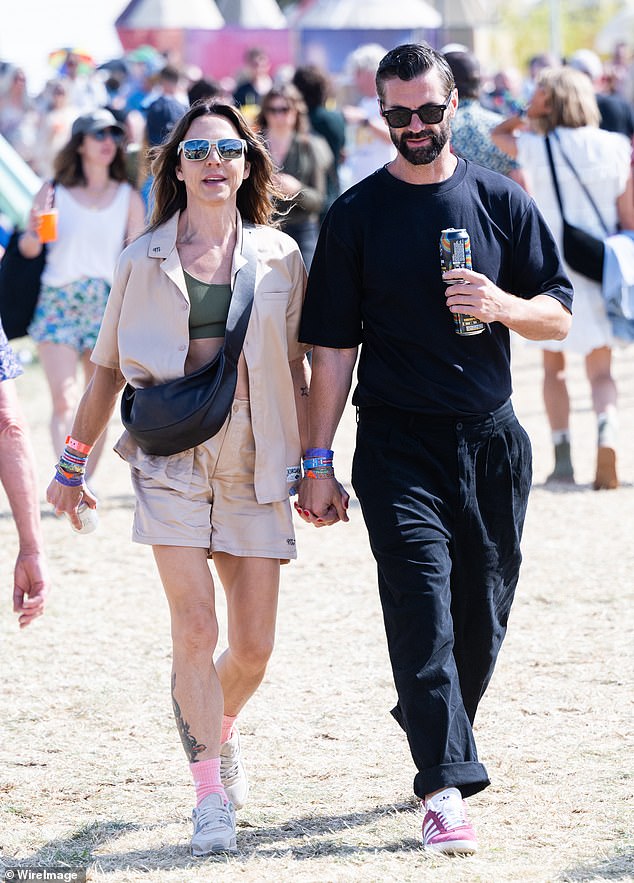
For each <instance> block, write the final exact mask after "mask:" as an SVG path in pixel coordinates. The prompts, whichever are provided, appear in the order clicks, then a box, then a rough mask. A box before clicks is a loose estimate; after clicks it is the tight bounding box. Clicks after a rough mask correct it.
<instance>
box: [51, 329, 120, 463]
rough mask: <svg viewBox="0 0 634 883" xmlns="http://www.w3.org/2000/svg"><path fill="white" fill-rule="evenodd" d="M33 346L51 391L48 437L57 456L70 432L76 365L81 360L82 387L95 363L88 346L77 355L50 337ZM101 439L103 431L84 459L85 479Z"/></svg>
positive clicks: (96, 459) (75, 397)
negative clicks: (52, 340)
mask: <svg viewBox="0 0 634 883" xmlns="http://www.w3.org/2000/svg"><path fill="white" fill-rule="evenodd" d="M37 349H38V355H39V358H40V362H41V363H42V367H43V369H44V373H45V374H46V379H47V381H48V386H49V390H50V393H51V400H52V405H53V411H52V414H51V422H50V428H51V439H52V442H53V449H54V451H55V455H56V456H59V455H60V454H61V452H62V451H63V450H64V444H65V441H66V436H67V435H68V433H69V432H70V428H71V425H72V423H73V417H74V416H75V409H76V408H77V403H78V402H79V398H80V391H79V389H78V383H77V368H78V365H79V364H80V363H81V366H82V370H83V373H84V389H85V387H86V386H88V383H89V381H90V378H91V377H92V375H93V372H94V370H95V366H94V364H93V363H92V362H91V361H90V351H89V350H86V351H84V352H83V353H82V354H81V355H80V354H79V353H78V352H77V350H76V349H74V347H72V346H67V345H66V344H64V343H52V342H51V341H43V342H42V343H39V344H38V348H37ZM82 392H83V390H82ZM79 441H81V439H79ZM105 443H106V433H105V432H104V434H103V435H102V436H101V438H100V439H99V441H98V442H97V444H96V445H95V447H94V448H93V450H92V453H91V455H90V458H89V460H88V465H87V469H86V479H87V480H89V479H90V477H91V476H92V475H93V474H94V472H95V469H96V467H97V464H98V462H99V458H100V456H101V454H102V452H103V449H104V445H105Z"/></svg>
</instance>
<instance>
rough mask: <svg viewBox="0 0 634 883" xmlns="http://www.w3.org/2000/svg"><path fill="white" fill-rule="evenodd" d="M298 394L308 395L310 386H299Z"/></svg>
mask: <svg viewBox="0 0 634 883" xmlns="http://www.w3.org/2000/svg"><path fill="white" fill-rule="evenodd" d="M299 394H300V395H302V396H308V395H309V394H310V387H308V386H301V387H300V389H299Z"/></svg>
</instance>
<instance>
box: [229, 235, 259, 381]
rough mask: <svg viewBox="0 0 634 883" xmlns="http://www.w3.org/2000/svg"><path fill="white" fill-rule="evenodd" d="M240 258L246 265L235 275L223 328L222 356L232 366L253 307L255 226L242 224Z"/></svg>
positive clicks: (239, 350)
mask: <svg viewBox="0 0 634 883" xmlns="http://www.w3.org/2000/svg"><path fill="white" fill-rule="evenodd" d="M242 256H243V257H244V258H245V259H246V263H245V264H244V265H243V266H242V267H240V269H239V270H238V272H237V273H236V280H235V284H234V287H233V293H232V295H231V302H230V304H229V314H228V316H227V325H226V328H225V343H224V347H223V350H224V354H225V358H226V359H227V360H228V361H229V362H230V363H231V364H232V365H237V364H238V359H239V358H240V353H241V352H242V344H243V343H244V337H245V334H246V333H247V325H248V324H249V317H250V316H251V307H252V306H253V295H254V294H255V271H256V268H257V249H256V246H255V225H254V224H243V227H242Z"/></svg>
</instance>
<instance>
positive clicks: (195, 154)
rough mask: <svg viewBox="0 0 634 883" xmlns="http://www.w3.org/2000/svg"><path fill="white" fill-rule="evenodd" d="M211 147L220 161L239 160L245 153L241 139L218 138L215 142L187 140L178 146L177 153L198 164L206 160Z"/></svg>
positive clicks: (196, 139) (201, 139)
mask: <svg viewBox="0 0 634 883" xmlns="http://www.w3.org/2000/svg"><path fill="white" fill-rule="evenodd" d="M212 147H215V148H216V151H217V153H218V156H219V157H220V159H240V157H241V156H243V155H244V153H245V152H246V149H247V142H246V141H245V140H244V139H243V138H218V139H217V140H216V141H210V140H209V139H208V138H188V139H187V140H186V141H181V143H180V144H179V145H178V153H181V152H182V154H183V156H184V157H185V159H190V160H192V161H193V162H200V161H201V160H203V159H207V157H208V156H209V154H210V153H211V148H212Z"/></svg>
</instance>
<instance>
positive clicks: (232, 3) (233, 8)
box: [216, 0, 288, 29]
mask: <svg viewBox="0 0 634 883" xmlns="http://www.w3.org/2000/svg"><path fill="white" fill-rule="evenodd" d="M216 2H217V5H218V9H219V10H220V13H221V15H222V16H223V18H224V20H225V22H226V23H227V24H228V25H234V26H237V27H241V28H271V29H278V28H286V27H288V23H287V21H286V18H285V16H284V14H283V12H282V10H281V9H280V7H279V6H278V5H277V3H276V2H275V0H216Z"/></svg>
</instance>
